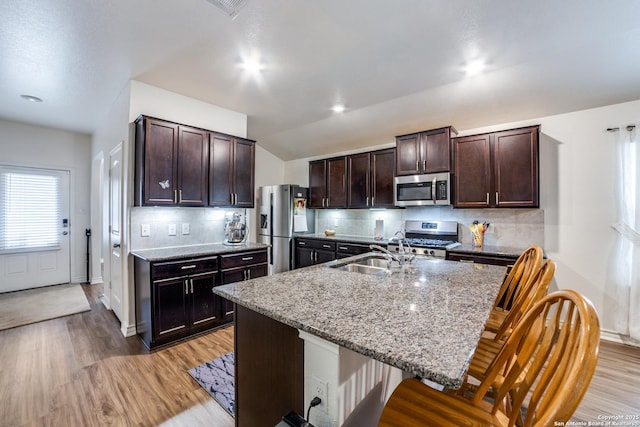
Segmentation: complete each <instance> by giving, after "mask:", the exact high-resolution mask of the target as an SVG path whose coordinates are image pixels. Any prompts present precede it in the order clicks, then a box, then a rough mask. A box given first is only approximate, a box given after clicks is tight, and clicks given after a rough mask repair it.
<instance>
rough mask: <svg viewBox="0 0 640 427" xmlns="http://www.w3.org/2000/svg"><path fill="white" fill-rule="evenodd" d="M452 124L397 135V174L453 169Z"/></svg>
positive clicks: (455, 133)
mask: <svg viewBox="0 0 640 427" xmlns="http://www.w3.org/2000/svg"><path fill="white" fill-rule="evenodd" d="M455 135H457V131H456V130H455V128H454V127H452V126H447V127H444V128H439V129H433V130H428V131H424V132H419V133H413V134H409V135H402V136H398V137H396V175H397V176H401V175H419V174H425V173H434V172H448V171H449V170H450V169H451V138H452V136H455Z"/></svg>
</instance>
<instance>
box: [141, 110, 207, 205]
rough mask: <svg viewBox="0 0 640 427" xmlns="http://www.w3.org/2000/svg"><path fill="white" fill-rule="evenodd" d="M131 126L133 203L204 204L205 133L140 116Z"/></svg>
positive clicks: (205, 170)
mask: <svg viewBox="0 0 640 427" xmlns="http://www.w3.org/2000/svg"><path fill="white" fill-rule="evenodd" d="M135 126H136V167H135V168H136V170H135V173H136V188H135V203H136V205H138V206H143V205H154V206H157V205H177V206H205V204H206V202H207V174H208V168H207V160H208V152H209V142H208V136H209V133H208V132H207V131H205V130H202V129H196V128H192V127H189V126H183V125H178V124H176V123H171V122H167V121H164V120H159V119H154V118H151V117H143V116H141V117H139V118H138V119H137V120H136V123H135Z"/></svg>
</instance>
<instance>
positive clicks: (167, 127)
mask: <svg viewBox="0 0 640 427" xmlns="http://www.w3.org/2000/svg"><path fill="white" fill-rule="evenodd" d="M145 120H146V126H145V141H144V200H143V203H144V204H145V205H173V204H175V202H176V197H177V191H178V183H177V182H176V181H177V167H178V158H177V153H178V125H177V124H175V123H170V122H165V121H163V120H157V119H145Z"/></svg>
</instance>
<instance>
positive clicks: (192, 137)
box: [178, 126, 209, 206]
mask: <svg viewBox="0 0 640 427" xmlns="http://www.w3.org/2000/svg"><path fill="white" fill-rule="evenodd" d="M208 136H209V133H208V132H207V131H205V130H202V129H195V128H190V127H186V126H180V127H179V138H178V204H180V205H183V206H205V205H206V202H207V179H208V170H209V168H208V162H209V159H208V155H209V141H208Z"/></svg>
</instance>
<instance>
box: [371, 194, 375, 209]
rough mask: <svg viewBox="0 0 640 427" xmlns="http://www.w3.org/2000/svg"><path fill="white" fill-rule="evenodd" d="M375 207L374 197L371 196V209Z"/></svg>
mask: <svg viewBox="0 0 640 427" xmlns="http://www.w3.org/2000/svg"><path fill="white" fill-rule="evenodd" d="M375 205H376V196H371V207H373V206H375Z"/></svg>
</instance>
